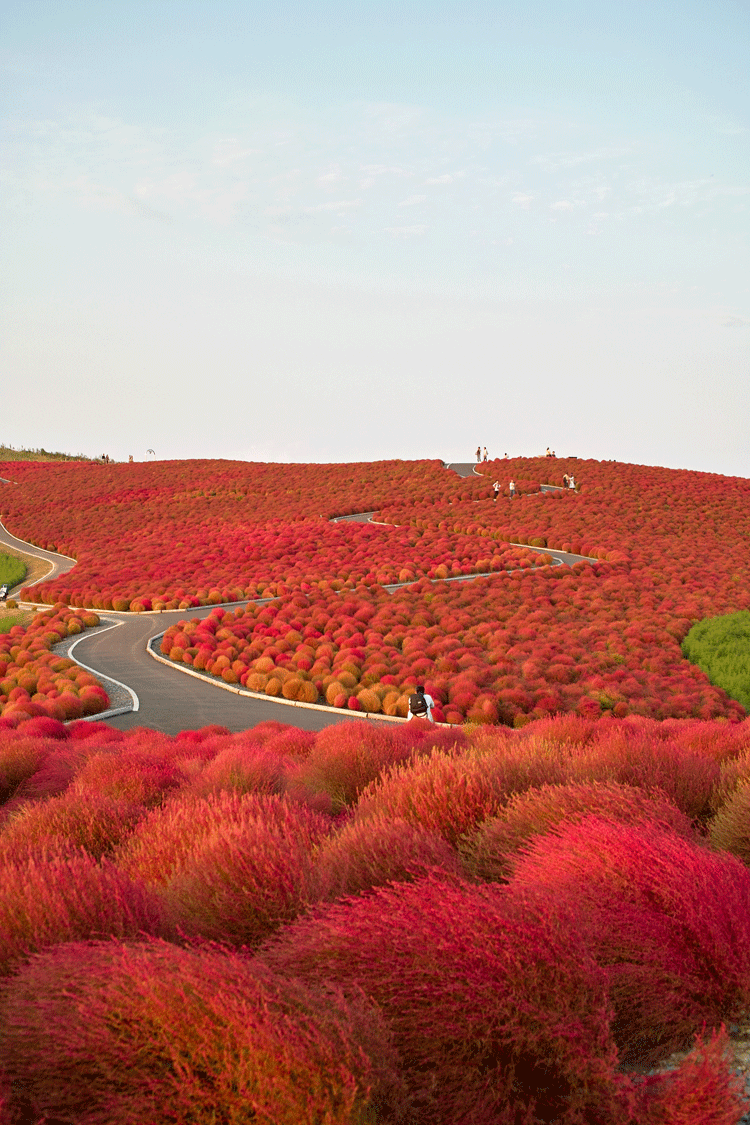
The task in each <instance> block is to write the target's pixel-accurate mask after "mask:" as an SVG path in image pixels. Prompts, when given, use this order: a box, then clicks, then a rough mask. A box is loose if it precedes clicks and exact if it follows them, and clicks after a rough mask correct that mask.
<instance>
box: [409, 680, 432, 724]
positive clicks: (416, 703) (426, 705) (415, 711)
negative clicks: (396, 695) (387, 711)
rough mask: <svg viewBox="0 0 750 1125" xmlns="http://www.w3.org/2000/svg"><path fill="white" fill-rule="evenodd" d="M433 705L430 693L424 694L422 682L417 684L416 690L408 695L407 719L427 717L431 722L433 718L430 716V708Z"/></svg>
mask: <svg viewBox="0 0 750 1125" xmlns="http://www.w3.org/2000/svg"><path fill="white" fill-rule="evenodd" d="M434 706H435V700H434V699H433V698H432V696H431V695H425V690H424V684H417V690H416V691H415V692H414V694H413V695H410V696H409V714H408V715H407V716H406V717H407V719H429V720H430V722H431V723H434V722H435V720H434V719H433V717H432V708H433V707H434Z"/></svg>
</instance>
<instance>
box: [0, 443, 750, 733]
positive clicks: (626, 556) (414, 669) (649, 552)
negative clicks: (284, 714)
mask: <svg viewBox="0 0 750 1125" xmlns="http://www.w3.org/2000/svg"><path fill="white" fill-rule="evenodd" d="M480 468H481V471H482V472H483V473H484V474H485V475H484V476H483V477H480V476H478V475H474V476H472V477H470V478H468V479H461V478H459V477H458V476H456V475H455V474H453V473H451V472H448V471H446V470H445V468H444V467H443V466H442V464H441V462H438V461H421V462H403V461H390V462H378V463H373V464H363V465H346V466H342V465H333V466H331V465H327V466H321V465H297V466H293V465H249V464H245V463H240V462H223V461H217V462H201V461H185V462H166V463H163V464H159V463H151V464H145V465H86V464H75V463H71V464H52V465H47V464H33V463H17V465H15V466H14V470H13V471H14V473H15V477H14V479H15V480H17V481H18V484H17V485H13V486H11V485H5V486H2V492H1V493H0V501H1V502H2V507H3V512H4V519H5V521H6V523H7V525H8V527H9V528H10V529H11V530H12V531H13V532H14V533H15V534H17V535H20V536H23V537H25V538H28V539H31V540H32V541H34V542H36V543H38V544H39V545H41V546H43V547H48V548H52V547H54V548H55V549H57V550H59V551H62V552H63V553H66V554H69V555H72V556H74V557H75V558H76V559H77V560H78V562H77V565H76V567H74V569H73V570H72V571H71V572H70V573H69V574H67V575H65V576H64V577H61V578H58V579H55V580H53V581H50V582H47V583H42V584H41V585H40V586H38V587H35V588H34V593H33V596H34V597H35V598H43V599H44V600H45V601H47V602H49V603H50V604H52V605H55V606H57V605H60V604H68V605H78V606H86V607H91V608H93V609H97V608H99V609H112V608H114V609H117V610H127V609H130V610H133V611H139V610H141V611H142V610H151V609H163V608H169V609H176V608H182V609H190V608H191V607H194V606H198V605H203V604H218V603H220V602H228V601H235V600H242V599H243V598H256V597H263V598H278V599H279V601H278V603H277V604H276V605H275V606H272V607H266V608H264V609H262V610H256V611H253V610H248V611H246V613H245V614H244V615H237V614H235V615H231V616H230V617H229V618H225V619H224V620H220V619H219V618H218V617H217V618H215V619H214V621H213V623H212V624H210V625H204V626H198V625H196V623H195V622H190V621H189V620H186V621H185V622H184V623H183V624H182V625H181V627H179V628H177V629H173V630H170V632H169V633H168V634H167V636H166V638H165V646H164V650H165V652H167V653H168V655H169V656H170V658H171V659H173V660H174V661H175V662H176V663H177V662H183V663H188V664H193V666H195V667H197V668H201V667H204V668H206V669H207V670H208V671H209V672H211V673H213V674H215V675H221V677H222V678H223V679H224V680H225V681H228V682H230V683H241V684H244V685H245V686H248V687H249V688H250V689H251V690H256V691H263V692H266V693H267V694H269V695H284V696H286V697H287V698H297V699H303V700H307V701H310V702H314V701H315V700H319V701H321V702H323V701H325V702H328V703H333V704H334V705H337V706H343V707H348V708H351V709H353V710H365V711H368V712H377V711H383V712H384V713H390V714H404V713H405V697H406V696H408V694H409V691H410V689H411V688H412V687H413V685H414V683H415V681H416V680H424V681H426V682H427V685H428V687H429V690H430V691H431V694H432V695H433V697H434V698H435V699H436V700H437V701H438V703H439V710H438V715H440V716H442V718H443V719H445V720H446V721H448V722H460V721H463V720H464V719H466V718H470V719H471V720H472V721H474V722H489V723H498V722H499V723H503V724H513V725H521V724H523V723H525V722H528V721H531V720H534V719H537V718H540V717H542V716H544V715H548V714H555V713H559V712H570V711H575V712H577V713H579V714H581V715H584V716H596V715H606V714H611V715H613V716H615V717H624V716H625V715H628V714H638V715H643V716H648V717H653V718H660V719H663V718H666V717H669V716H674V717H694V718H715V717H724V718H728V719H737V718H738V717H741V716H742V715H743V714H744V711H743V710H742V709H741V708H739V707H738V705H737V704H735V703H734V702H733V701H732V700H730V699H729V698H728V697H727V696H726V694H725V692H723V691H722V690H721V689H720V688H718V687H714V686H713V685H712V684H711V683H710V682H709V680H708V679H707V677H706V676H705V675H704V674H703V673H702V672H701V671H700V670H698V669H696V668H695V667H693V666H692V665H690V664H689V663H688V662H687V661H686V660H685V659H684V657H683V656H682V654H681V651H680V643H681V642H682V641H683V639H684V638H685V636H686V634H687V632H688V631H689V629H690V627H691V625H692V624H693V623H694V622H696V621H698V620H701V619H702V618H704V617H707V616H717V615H720V614H725V613H731V612H738V611H740V610H746V609H748V608H750V582H748V564H747V558H746V555H747V550H746V544H747V541H748V536H750V482H748V481H745V480H742V479H739V478H728V477H720V476H716V475H711V474H705V473H693V472H688V471H677V470H668V469H659V468H651V467H647V466H638V465H622V464H617V463H615V462H596V461H582V460H578V459H575V458H570V459H562V458H558V459H548V458H537V459H516V460H508V461H496V462H488V463H486V464H483V465H482V466H481V467H480ZM565 473H572V474H574V475H575V477H576V480H577V482H578V490H577V491H576V492H572V491H570V490H560V491H555V492H545V493H540V491H539V490H540V483H549V484H554V485H560V486H562V484H563V475H564V474H565ZM496 478H500V479H501V480H502V481H503V482H505V481H507V482H509V481H510V480H511V479H513V480H514V481H515V482H516V487H517V490H518V492H519V495H518V496H516V497H515V498H514V499H510V498H509V496H508V495H507V492H508V489H507V484H504V492H503V494H501V496H500V497H499V499H498V501H497V503H493V501H492V499H491V496H492V488H491V482H492V481H493V480H495V479H496ZM365 510H366V511H370V510H375V511H376V512H377V515H376V519H377V520H378V521H382V524H384V525H387V526H381V525H380V524H377V525H376V524H368V523H365V524H361V523H355V522H343V523H332V522H330V520H331V518H332V517H334V516H339V515H345V514H348V513H352V512H356V511H365ZM514 543H516V544H522V545H524V544H525V545H528V546H530V547H533V548H534V549H535V550H534V552H532V551H529V550H525V549H524V547H523V546H521V547H518V546H516V547H514V546H512V545H511V544H514ZM545 549H558V550H564V551H570V552H573V553H578V554H581V555H585V556H589V557H593V558H595V559H596V560H597V562H596V563H595V565H593V566H589V565H588V564H580V565H576V566H574V567H573V568H572V569H571V568H567V567H558V566H551V565H550V557H549V555H547V554H545V553H544V552H545ZM540 552H541V553H540ZM474 574H484V575H494V577H491V578H480V579H478V580H477V581H476V582H473V583H470V584H467V585H464V584H459V583H450V584H447V583H445V582H443V581H441V580H445V579H449V578H456V577H460V576H464V577H466V576H471V575H474ZM424 579H429V580H430V581H431V582H434V581H435V580H437V584H436V585H434V586H428V585H427V583H426V582H424V581H422V580H424ZM399 582H400V583H409V582H411V583H416V585H412V586H411V587H410V588H409V589H406V590H403V591H400V592H397V593H395V594H393V595H389V594H386V593H385V592H384V591H383V589H382V588H383V586H385V585H390V584H393V583H399ZM26 593H27V595H29V596H31V591H30V590H29V591H26ZM341 594H344V595H345V596H344V597H340V596H339V597H337V596H336V595H341ZM271 618H273V620H270V619H271ZM365 626H366V627H365ZM282 627H283V635H282V633H281V632H280V629H281V628H282ZM232 630H234V631H232ZM228 631H229V632H228ZM230 633H231V635H230ZM217 634H221V636H217ZM297 634H299V636H298V635H297ZM222 646H223V647H222Z"/></svg>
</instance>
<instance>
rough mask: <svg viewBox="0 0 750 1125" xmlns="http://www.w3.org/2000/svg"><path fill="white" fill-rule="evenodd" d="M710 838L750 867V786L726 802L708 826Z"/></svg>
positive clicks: (716, 845) (744, 787)
mask: <svg viewBox="0 0 750 1125" xmlns="http://www.w3.org/2000/svg"><path fill="white" fill-rule="evenodd" d="M708 838H709V840H710V841H711V844H712V846H713V847H715V848H720V849H721V850H722V851H725V852H731V853H732V855H736V856H737V858H738V859H741V860H742V862H743V863H744V864H745V865H746V866H748V867H750V785H748V784H745V785H741V786H740V787H739V789H737V790H736V791H735V792H734V793H733V794H732V796H731V797H729V799H728V800H727V801H725V802H724V804H723V805H722V807H721V808H720V809H719V811H718V813H717V814H716V816H715V817H714V818H713V820H712V821H711V822H710V824H709V826H708Z"/></svg>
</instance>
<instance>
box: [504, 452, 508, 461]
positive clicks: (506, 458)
mask: <svg viewBox="0 0 750 1125" xmlns="http://www.w3.org/2000/svg"><path fill="white" fill-rule="evenodd" d="M505 460H506V461H507V460H508V454H507V453H506V454H505Z"/></svg>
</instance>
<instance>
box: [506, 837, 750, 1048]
mask: <svg viewBox="0 0 750 1125" xmlns="http://www.w3.org/2000/svg"><path fill="white" fill-rule="evenodd" d="M509 890H510V891H511V893H513V894H517V895H519V896H520V898H521V899H522V900H523V901H524V902H529V901H531V902H533V901H534V899H535V896H536V902H537V906H538V908H539V909H540V910H541V911H542V912H543V913H544V914H545V916H546V915H547V914H552V915H556V916H557V918H558V924H559V925H560V926H561V927H562V928H565V927H570V928H571V929H572V930H573V931H574V932H575V933H577V934H580V935H581V936H582V937H583V939H584V940H585V941H586V942H587V944H588V947H589V949H590V951H591V953H592V954H593V956H594V958H595V959H596V961H597V963H598V964H600V965H601V966H602V967H604V968H606V970H607V972H608V974H609V977H610V986H611V995H612V1001H613V1004H614V1008H615V1019H614V1024H613V1029H614V1034H615V1038H616V1040H617V1043H618V1046H619V1048H620V1050H621V1052H622V1054H623V1057H624V1058H626V1059H631V1060H633V1059H637V1060H641V1061H644V1060H646V1061H648V1060H650V1059H652V1060H657V1059H658V1058H660V1057H663V1056H664V1055H666V1054H668V1053H669V1052H670V1051H673V1050H677V1049H680V1048H682V1047H685V1046H686V1045H687V1044H688V1043H689V1042H690V1040H691V1038H692V1037H693V1036H694V1035H695V1034H696V1033H697V1032H698V1031H700V1030H701V1028H702V1026H703V1025H704V1024H705V1025H706V1026H707V1027H709V1028H712V1027H718V1026H719V1025H720V1024H721V1023H722V1022H724V1021H727V1020H731V1019H733V1018H739V1017H740V1016H741V1015H742V1014H743V1013H744V1012H745V1010H746V1009H747V1007H748V1004H749V1003H750V872H748V870H747V869H746V868H745V867H744V866H743V865H742V864H741V863H740V862H739V861H738V860H736V859H735V858H734V857H733V856H728V855H717V854H715V853H712V852H711V851H709V850H708V849H707V848H705V847H703V846H700V845H699V844H696V843H692V842H690V841H689V840H686V839H685V838H684V837H681V836H678V835H677V834H676V833H675V832H673V831H671V830H669V829H666V828H663V827H660V826H656V825H644V824H641V825H625V824H617V823H611V822H608V821H604V820H602V819H601V818H599V817H595V816H591V817H589V818H587V819H585V820H582V821H580V822H578V823H576V824H571V825H565V826H560V827H559V828H558V829H557V830H556V831H554V832H549V833H547V834H546V835H544V836H539V837H537V838H536V839H534V840H533V841H532V842H531V843H530V844H529V846H528V850H527V852H526V853H525V854H524V855H522V856H521V857H520V858H518V859H517V860H516V862H515V864H514V868H513V874H512V878H511V882H510V884H509Z"/></svg>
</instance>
